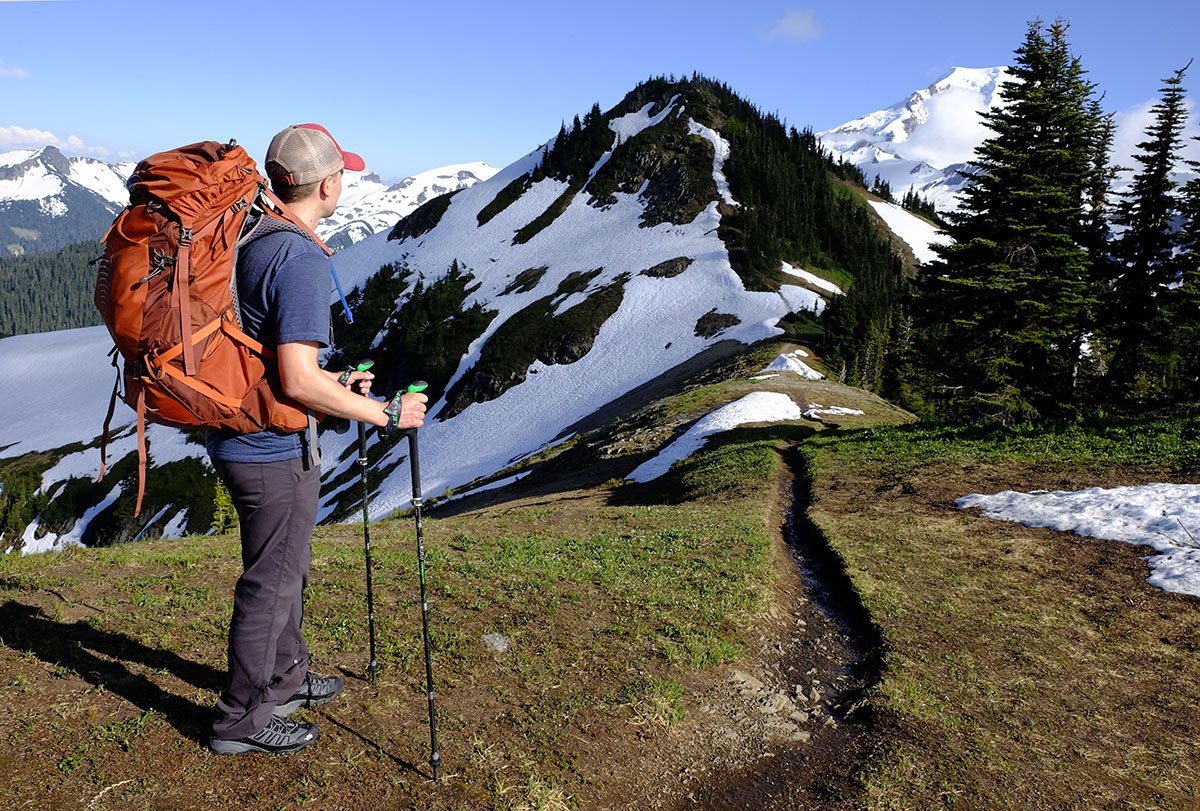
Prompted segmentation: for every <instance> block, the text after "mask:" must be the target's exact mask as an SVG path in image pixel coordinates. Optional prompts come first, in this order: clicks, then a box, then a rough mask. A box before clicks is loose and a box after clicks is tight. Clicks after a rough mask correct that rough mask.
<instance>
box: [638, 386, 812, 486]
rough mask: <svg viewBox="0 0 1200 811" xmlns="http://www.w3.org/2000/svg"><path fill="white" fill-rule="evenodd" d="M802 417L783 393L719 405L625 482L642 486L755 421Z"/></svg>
mask: <svg viewBox="0 0 1200 811" xmlns="http://www.w3.org/2000/svg"><path fill="white" fill-rule="evenodd" d="M801 416H803V415H802V414H801V413H800V407H799V406H797V405H796V404H795V403H794V402H792V398H791V397H788V396H787V395H786V394H780V393H779V392H773V391H756V392H754V393H752V394H747V395H746V396H745V397H743V398H741V399H740V400H735V401H734V402H732V403H729V404H728V405H724V406H721V407H720V408H718V409H717V410H716V411H713V412H710V413H709V414H707V415H706V416H704V417H702V418H700V420H698V421H697V422H696V424H695V425H693V426H692V427H691V428H689V429H688V430H687V432H686V433H685V434H684V435H683V436H681V437H679V439H676V440H675V441H674V442H672V443H671V444H670V445H668V446H667V447H665V448H663V449H662V451H660V452H659V454H658V455H657V456H655V457H654V458H653V459H651V460H649V461H648V462H645V463H643V464H641V465H639V466H638V467H637V469H636V470H634V471H633V472H632V473H630V474H629V475H628V476H626V477H625V479H626V480H627V481H635V482H640V483H645V482H648V481H651V480H653V479H657V478H658V477H659V476H661V475H663V474H664V473H666V472H667V471H668V470H670V469H671V466H672V465H673V464H675V463H676V462H678V461H680V460H683V459H687V458H688V457H689V456H691V455H692V454H693V453H695V452H696V451H698V450H700V448H702V447H703V446H704V444H705V443H706V442H707V441H708V438H709V437H711V436H712V435H714V434H719V433H721V432H723V431H728V430H730V429H731V428H737V427H738V426H739V425H746V424H747V423H754V422H781V421H783V420H796V419H800V417H801Z"/></svg>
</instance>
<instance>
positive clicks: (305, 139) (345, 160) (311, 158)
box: [266, 124, 367, 186]
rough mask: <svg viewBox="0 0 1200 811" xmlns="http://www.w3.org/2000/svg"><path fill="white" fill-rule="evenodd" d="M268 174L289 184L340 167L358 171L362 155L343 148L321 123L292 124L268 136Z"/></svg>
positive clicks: (316, 177)
mask: <svg viewBox="0 0 1200 811" xmlns="http://www.w3.org/2000/svg"><path fill="white" fill-rule="evenodd" d="M266 168H267V174H268V175H269V176H270V177H271V179H272V180H278V181H281V182H283V183H286V184H288V185H289V186H303V185H304V184H306V183H316V182H317V181H318V180H324V179H325V178H327V177H329V176H330V175H332V174H333V173H334V172H336V171H338V170H339V169H342V168H345V169H349V170H350V171H351V172H361V171H362V170H363V169H366V168H367V165H366V164H365V163H364V162H363V159H362V158H361V157H359V156H358V155H355V154H354V153H353V152H346V151H344V150H343V149H342V148H341V147H340V146H338V142H337V141H335V140H333V136H332V135H330V134H329V130H327V129H325V128H324V127H322V126H321V125H320V124H293V125H292V126H290V127H288V128H287V129H285V130H283V131H282V132H280V133H278V134H277V135H276V136H275V137H274V138H272V139H271V145H270V146H269V147H267V163H266Z"/></svg>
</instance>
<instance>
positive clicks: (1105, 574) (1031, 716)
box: [805, 421, 1200, 809]
mask: <svg viewBox="0 0 1200 811" xmlns="http://www.w3.org/2000/svg"><path fill="white" fill-rule="evenodd" d="M1181 428H1182V423H1181V422H1180V421H1171V422H1157V423H1156V422H1152V421H1146V422H1142V423H1134V424H1131V425H1125V426H1116V427H1109V428H1106V429H1103V430H1101V431H1099V432H1096V431H1087V430H1083V429H1074V430H1070V431H1066V432H1062V433H1050V434H1045V433H1034V432H1025V433H1022V432H1017V433H1008V432H970V431H940V430H933V429H924V428H905V429H882V430H875V431H867V432H858V433H852V434H846V435H842V436H835V435H825V436H822V437H818V438H817V439H815V440H813V441H812V442H810V443H808V444H807V445H806V446H805V447H806V448H807V458H808V460H809V465H810V468H811V471H812V474H813V477H814V484H813V504H812V507H811V510H810V515H811V517H812V518H813V519H814V521H815V522H816V523H817V525H818V526H819V527H820V528H821V529H822V530H823V531H824V532H825V534H826V535H827V537H828V539H829V541H830V542H831V544H832V546H833V547H834V548H835V549H836V550H837V551H838V552H839V554H840V555H841V556H842V557H843V558H844V560H845V561H846V563H847V565H848V568H849V571H850V574H851V576H852V578H853V579H854V582H855V584H856V586H857V587H858V589H859V591H860V593H861V594H862V596H863V599H864V602H865V604H866V606H867V608H868V610H869V611H870V612H871V614H872V616H873V618H874V619H875V621H876V622H877V623H878V624H879V626H880V627H881V628H882V631H883V634H884V637H885V639H886V641H887V654H886V672H885V674H884V677H883V681H882V684H881V685H880V686H879V688H878V689H877V691H876V693H875V695H874V697H873V703H874V705H875V706H876V708H877V709H878V710H879V711H880V725H879V730H878V732H879V734H880V738H879V746H878V748H877V751H876V753H875V757H874V758H873V759H872V761H871V762H870V763H868V764H866V765H865V773H864V774H863V775H862V779H863V785H864V790H865V799H866V805H867V806H868V807H871V808H897V809H899V808H905V809H907V808H942V807H947V808H949V807H957V808H972V809H975V808H1031V809H1032V808H1101V807H1113V808H1192V807H1196V805H1197V803H1200V783H1198V782H1197V778H1196V774H1197V769H1198V768H1200V751H1198V750H1197V749H1196V746H1195V738H1196V735H1197V733H1200V713H1198V712H1197V710H1196V705H1197V700H1198V699H1200V663H1198V662H1197V660H1196V655H1195V654H1196V650H1197V646H1198V645H1200V610H1198V609H1200V600H1197V599H1195V598H1192V597H1188V596H1183V595H1177V594H1168V593H1164V592H1162V591H1159V590H1157V589H1154V588H1152V587H1150V586H1149V585H1147V584H1146V583H1145V578H1146V574H1147V570H1146V565H1145V563H1144V562H1142V561H1141V560H1140V559H1139V556H1140V555H1142V554H1145V550H1139V549H1138V548H1136V547H1133V546H1128V545H1124V544H1119V543H1114V542H1106V541H1097V540H1093V539H1088V538H1079V537H1076V536H1072V535H1065V534H1060V533H1055V532H1052V531H1050V530H1040V529H1029V528H1025V527H1022V526H1020V525H1017V524H1011V523H1007V522H997V521H992V520H989V519H986V518H982V517H980V516H978V515H977V514H974V513H969V512H965V511H962V510H959V509H957V508H956V507H954V506H953V503H952V502H953V499H954V498H957V497H958V496H960V495H964V494H966V493H971V492H985V493H988V492H995V491H997V490H1003V489H1009V488H1011V489H1033V488H1047V489H1078V488H1082V487H1087V486H1096V485H1103V486H1112V485H1118V484H1132V483H1142V482H1149V481H1164V480H1166V481H1169V480H1173V479H1174V480H1180V479H1181V476H1182V475H1183V474H1182V471H1183V470H1185V469H1187V468H1188V467H1189V466H1190V464H1191V462H1190V460H1192V459H1194V456H1195V449H1194V448H1190V447H1189V446H1188V445H1187V443H1185V442H1183V441H1182V440H1181V439H1180V437H1181V435H1182V434H1183V432H1182V431H1181Z"/></svg>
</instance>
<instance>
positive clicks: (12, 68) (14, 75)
mask: <svg viewBox="0 0 1200 811" xmlns="http://www.w3.org/2000/svg"><path fill="white" fill-rule="evenodd" d="M0 2H2V0H0ZM32 76H33V74H32V73H30V72H29V71H27V70H25V69H24V68H18V67H17V66H16V65H10V64H8V63H7V62H5V61H4V60H3V59H0V79H28V78H31V77H32Z"/></svg>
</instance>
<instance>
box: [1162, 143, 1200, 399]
mask: <svg viewBox="0 0 1200 811" xmlns="http://www.w3.org/2000/svg"><path fill="white" fill-rule="evenodd" d="M1195 140H1196V142H1197V143H1200V138H1196V139H1195ZM1187 164H1188V166H1189V167H1190V168H1191V169H1192V171H1194V172H1198V173H1200V161H1188V162H1187ZM1179 212H1180V215H1181V217H1182V224H1181V226H1180V228H1179V235H1178V244H1179V251H1178V253H1177V254H1176V266H1177V267H1178V270H1179V276H1178V282H1179V285H1178V287H1176V288H1175V289H1174V290H1172V291H1171V293H1170V297H1169V299H1168V310H1169V318H1168V320H1169V323H1170V324H1171V341H1170V345H1171V346H1172V347H1174V348H1175V350H1176V351H1177V352H1178V353H1179V358H1178V372H1177V375H1176V377H1175V381H1174V383H1175V385H1174V390H1173V391H1172V394H1173V395H1174V398H1175V399H1176V400H1188V401H1191V402H1195V401H1197V400H1200V177H1195V178H1192V179H1191V180H1190V181H1188V183H1187V184H1186V185H1185V186H1184V187H1183V193H1182V195H1181V198H1180V201H1179Z"/></svg>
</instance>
